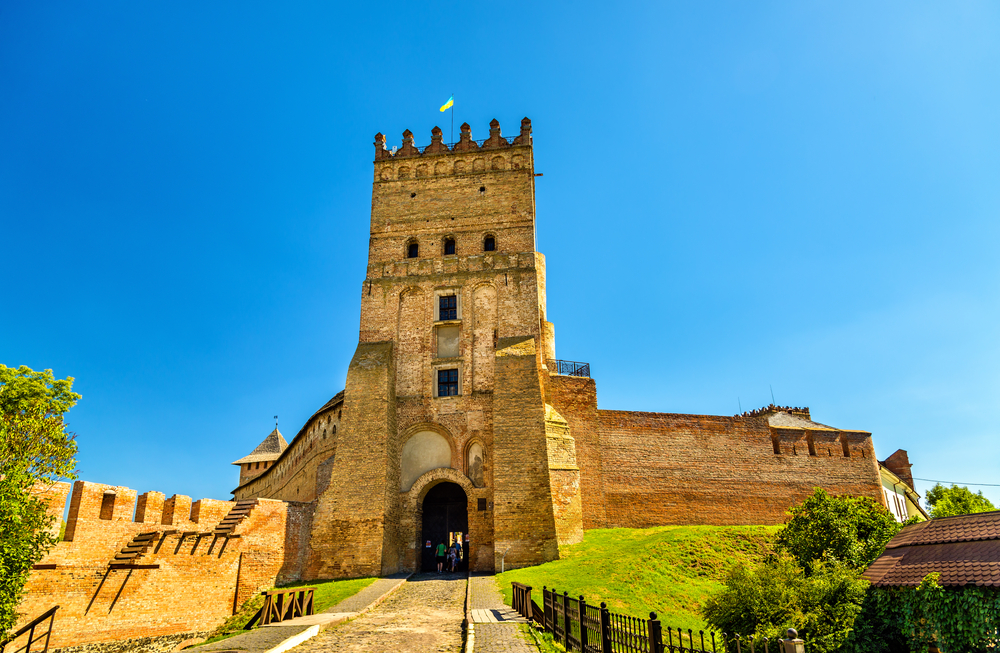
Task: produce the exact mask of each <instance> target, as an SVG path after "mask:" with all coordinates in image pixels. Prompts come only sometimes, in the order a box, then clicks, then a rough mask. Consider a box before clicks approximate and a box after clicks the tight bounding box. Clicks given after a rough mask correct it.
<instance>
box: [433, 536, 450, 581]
mask: <svg viewBox="0 0 1000 653" xmlns="http://www.w3.org/2000/svg"><path fill="white" fill-rule="evenodd" d="M447 550H448V547H447V546H445V544H444V542H441V543H440V544H438V545H437V551H436V552H435V556H434V557H435V558H436V559H437V563H438V573H439V574H440V573H441V571H442V570H443V569H444V556H445V552H446V551H447Z"/></svg>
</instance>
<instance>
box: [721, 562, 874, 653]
mask: <svg viewBox="0 0 1000 653" xmlns="http://www.w3.org/2000/svg"><path fill="white" fill-rule="evenodd" d="M867 587H868V581H867V580H864V579H862V578H860V576H859V575H858V572H857V571H855V570H854V569H852V568H851V567H849V566H848V565H847V564H845V563H843V562H840V561H817V562H816V563H815V564H814V565H813V570H812V573H811V574H808V575H807V574H806V572H805V570H804V569H803V568H802V567H801V566H799V564H798V563H797V562H796V561H795V559H793V558H791V557H789V556H771V557H770V558H768V559H767V560H765V561H763V562H761V563H759V564H757V565H755V566H748V565H745V564H739V565H737V566H736V567H734V568H733V570H732V571H731V572H730V574H729V577H728V578H727V579H726V586H725V588H724V589H722V590H721V591H720V592H719V593H717V594H715V595H713V596H711V597H709V599H708V600H707V601H706V602H705V605H704V607H703V608H702V614H703V615H704V617H705V620H706V621H707V622H708V623H709V625H710V626H711V627H712V628H713V629H715V630H716V631H721V632H725V633H728V634H739V635H741V636H744V637H745V636H747V635H754V636H755V637H769V638H771V639H772V640H773V639H775V638H781V637H784V636H785V632H786V631H787V629H788V628H795V629H796V630H797V631H798V633H799V637H801V638H802V639H804V640H805V642H806V650H807V651H811V652H814V653H825V652H827V651H835V650H837V648H838V647H839V646H840V645H841V643H842V642H843V641H844V640H845V639H846V638H847V636H848V634H849V633H850V630H851V626H852V625H853V624H854V619H855V617H857V615H858V613H859V612H860V611H861V604H862V601H863V600H864V596H865V589H866V588H867Z"/></svg>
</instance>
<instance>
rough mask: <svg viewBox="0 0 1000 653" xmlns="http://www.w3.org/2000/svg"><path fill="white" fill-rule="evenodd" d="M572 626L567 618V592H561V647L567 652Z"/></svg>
mask: <svg viewBox="0 0 1000 653" xmlns="http://www.w3.org/2000/svg"><path fill="white" fill-rule="evenodd" d="M572 627H573V624H572V623H571V622H570V618H569V592H565V591H564V592H563V646H565V647H566V650H567V651H568V650H569V633H570V628H572Z"/></svg>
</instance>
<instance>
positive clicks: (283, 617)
mask: <svg viewBox="0 0 1000 653" xmlns="http://www.w3.org/2000/svg"><path fill="white" fill-rule="evenodd" d="M315 591H316V588H315V587H292V588H289V589H285V590H277V589H275V590H268V591H266V592H261V594H263V595H264V605H263V606H262V607H261V609H260V610H258V611H257V613H256V614H255V615H254V616H253V617H252V618H251V619H250V621H248V622H247V625H246V626H243V629H244V630H250V629H251V628H253V627H254V625H255V624H257V622H258V621H260V625H261V626H266V625H268V624H276V623H280V622H282V621H287V620H288V619H294V618H296V617H304V616H306V615H310V614H312V613H313V593H314V592H315ZM0 653H3V651H0Z"/></svg>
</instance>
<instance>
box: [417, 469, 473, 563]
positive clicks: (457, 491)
mask: <svg viewBox="0 0 1000 653" xmlns="http://www.w3.org/2000/svg"><path fill="white" fill-rule="evenodd" d="M421 512H422V513H423V515H422V523H421V530H420V533H421V534H420V541H421V543H422V546H421V550H422V551H423V556H422V558H421V564H420V569H421V571H435V570H437V563H436V562H435V559H434V552H435V550H436V549H437V545H438V544H440V543H441V542H444V543H445V546H449V545H450V544H451V543H452V542H454V541H456V540H458V541H460V542H461V543H462V547H463V551H464V554H463V556H462V560H463V566H464V564H465V561H467V560H468V559H469V548H468V545H467V544H466V543H465V535H466V534H467V533H468V532H469V499H468V496H466V494H465V490H463V489H462V487H461V486H460V485H458V484H457V483H451V482H445V483H439V484H437V485H435V486H434V487H432V488H431V489H430V490H429V491H428V492H427V495H426V496H425V497H424V501H423V504H422V506H421ZM427 542H430V547H428V546H427Z"/></svg>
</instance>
